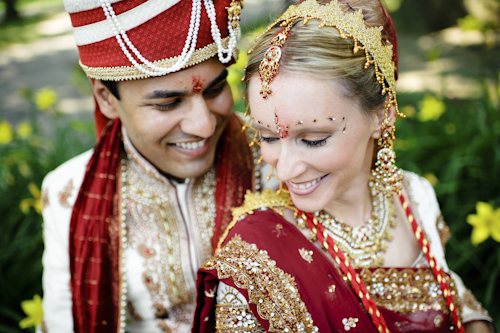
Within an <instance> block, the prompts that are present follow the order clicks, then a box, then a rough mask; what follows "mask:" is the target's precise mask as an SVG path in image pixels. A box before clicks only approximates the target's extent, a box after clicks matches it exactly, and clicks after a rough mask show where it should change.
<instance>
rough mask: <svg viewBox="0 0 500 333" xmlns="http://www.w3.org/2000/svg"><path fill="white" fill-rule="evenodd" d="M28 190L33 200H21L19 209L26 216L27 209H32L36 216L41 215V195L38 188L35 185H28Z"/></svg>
mask: <svg viewBox="0 0 500 333" xmlns="http://www.w3.org/2000/svg"><path fill="white" fill-rule="evenodd" d="M28 189H29V190H30V192H31V194H32V195H33V198H26V199H23V200H21V203H20V204H19V208H20V209H21V211H22V212H23V213H24V214H28V212H29V208H30V207H33V208H35V210H36V212H37V213H38V214H41V213H42V194H41V193H40V190H39V189H38V187H36V185H35V183H32V182H31V183H29V184H28Z"/></svg>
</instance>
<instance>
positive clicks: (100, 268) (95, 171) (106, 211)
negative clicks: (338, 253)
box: [69, 115, 253, 333]
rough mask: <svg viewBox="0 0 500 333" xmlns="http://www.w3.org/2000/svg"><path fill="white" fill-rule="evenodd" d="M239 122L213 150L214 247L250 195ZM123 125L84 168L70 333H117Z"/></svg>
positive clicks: (108, 132)
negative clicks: (235, 209)
mask: <svg viewBox="0 0 500 333" xmlns="http://www.w3.org/2000/svg"><path fill="white" fill-rule="evenodd" d="M241 126H242V124H241V121H240V120H239V119H238V117H236V116H235V115H233V117H232V118H231V119H230V122H229V123H228V125H227V127H226V129H225V131H224V134H223V136H222V137H221V139H220V141H219V144H218V146H217V153H216V161H217V162H216V165H217V166H216V175H217V185H216V190H215V198H216V219H215V228H214V237H213V240H212V244H217V242H218V239H219V237H220V235H221V234H222V232H223V231H224V230H225V228H226V226H227V225H228V224H229V222H230V221H231V211H230V208H231V207H236V206H239V205H241V203H242V202H243V196H244V193H245V192H246V190H247V189H252V181H253V177H252V176H253V158H252V153H251V150H250V148H249V147H248V139H247V137H246V134H244V133H242V132H241ZM122 153H123V144H122V140H121V123H120V121H119V120H116V121H114V122H112V123H110V125H108V127H107V128H105V129H104V131H103V135H102V137H101V138H100V140H99V141H98V143H97V144H96V146H95V148H94V154H93V156H92V158H91V159H90V161H89V163H88V165H87V171H86V174H85V178H84V180H83V183H82V186H81V188H80V193H79V195H78V198H77V200H76V203H75V206H74V208H73V214H72V217H71V225H70V239H69V244H70V245H69V255H70V272H71V283H70V284H71V291H72V296H73V321H74V331H75V332H82V333H83V332H84V333H89V332H90V333H97V332H116V331H117V330H118V322H119V309H120V306H119V305H120V289H121V269H120V258H121V249H122V244H121V242H120V239H121V237H120V214H119V209H118V208H119V203H120V201H119V200H120V195H119V193H120V192H119V186H118V182H117V180H118V177H119V170H120V157H121V154H122Z"/></svg>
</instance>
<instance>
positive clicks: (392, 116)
mask: <svg viewBox="0 0 500 333" xmlns="http://www.w3.org/2000/svg"><path fill="white" fill-rule="evenodd" d="M375 116H376V117H375V121H376V127H375V130H374V131H373V133H372V137H373V138H374V139H380V137H381V136H382V132H383V131H384V129H386V128H391V127H392V126H394V122H395V121H396V107H395V106H394V104H391V106H390V107H389V108H388V109H387V117H388V118H389V124H387V125H385V126H384V120H385V117H386V111H385V104H384V106H383V107H381V108H380V109H379V110H378V111H377V112H376V115H375Z"/></svg>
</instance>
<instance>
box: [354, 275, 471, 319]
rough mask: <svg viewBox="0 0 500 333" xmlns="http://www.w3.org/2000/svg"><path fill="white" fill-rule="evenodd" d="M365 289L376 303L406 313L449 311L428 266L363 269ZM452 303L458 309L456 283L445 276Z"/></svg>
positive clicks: (459, 307) (362, 276)
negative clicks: (453, 302)
mask: <svg viewBox="0 0 500 333" xmlns="http://www.w3.org/2000/svg"><path fill="white" fill-rule="evenodd" d="M360 276H361V278H362V279H363V281H364V282H365V284H366V289H367V290H368V292H369V293H370V295H371V296H372V298H373V300H374V301H375V303H376V304H377V305H378V306H381V307H385V308H387V309H389V310H391V311H396V312H399V313H401V314H403V315H407V314H409V313H411V312H414V311H428V310H430V309H434V310H436V311H443V312H444V313H448V312H449V310H448V306H447V304H446V300H445V298H444V297H443V295H442V291H441V289H440V288H439V283H438V282H437V280H436V278H435V277H434V275H433V274H432V269H431V268H419V269H417V270H413V269H403V270H398V269H396V268H389V269H385V268H378V269H376V270H375V271H373V272H372V271H370V270H369V269H363V270H362V271H361V274H360ZM445 276H446V279H447V280H448V284H449V286H450V290H451V293H452V295H453V296H454V297H455V305H456V306H457V308H458V309H459V312H460V310H461V306H460V303H459V302H458V300H457V295H458V292H457V289H456V285H455V283H454V281H453V279H452V278H451V277H449V276H448V275H445Z"/></svg>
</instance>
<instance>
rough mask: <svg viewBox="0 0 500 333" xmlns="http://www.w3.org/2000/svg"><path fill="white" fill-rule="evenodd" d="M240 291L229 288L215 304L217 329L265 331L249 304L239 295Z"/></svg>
mask: <svg viewBox="0 0 500 333" xmlns="http://www.w3.org/2000/svg"><path fill="white" fill-rule="evenodd" d="M237 293H238V291H237V290H236V289H234V288H231V287H229V288H227V289H226V290H225V291H224V295H223V297H222V298H221V299H220V300H219V301H218V303H217V305H216V306H215V330H216V332H220V333H236V332H253V333H264V332H265V330H264V328H263V327H262V326H261V325H260V323H259V322H258V321H257V318H255V316H254V315H253V313H252V311H250V308H249V307H248V305H247V304H245V303H243V302H242V301H241V300H240V299H239V298H238V296H237Z"/></svg>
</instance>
